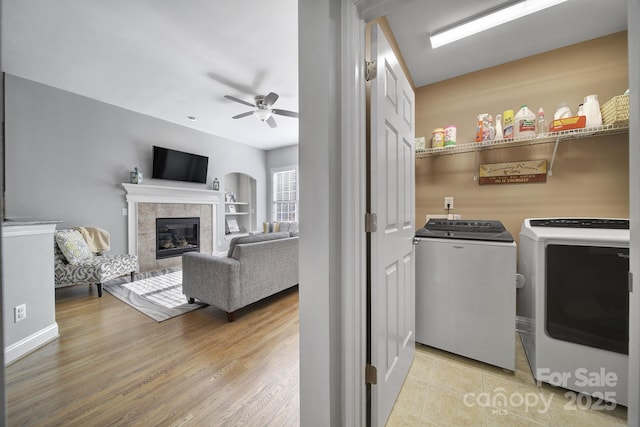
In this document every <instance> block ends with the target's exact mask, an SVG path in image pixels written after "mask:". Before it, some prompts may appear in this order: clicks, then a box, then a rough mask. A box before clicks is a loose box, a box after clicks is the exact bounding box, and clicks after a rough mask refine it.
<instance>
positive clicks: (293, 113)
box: [271, 108, 300, 117]
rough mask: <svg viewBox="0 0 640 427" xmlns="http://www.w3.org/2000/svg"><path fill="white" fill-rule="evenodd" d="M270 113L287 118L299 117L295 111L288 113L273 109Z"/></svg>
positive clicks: (287, 111)
mask: <svg viewBox="0 0 640 427" xmlns="http://www.w3.org/2000/svg"><path fill="white" fill-rule="evenodd" d="M271 112H272V113H273V114H279V115H281V116H287V117H299V116H300V115H299V114H298V113H296V112H295V111H289V110H277V109H275V108H273V109H272V110H271Z"/></svg>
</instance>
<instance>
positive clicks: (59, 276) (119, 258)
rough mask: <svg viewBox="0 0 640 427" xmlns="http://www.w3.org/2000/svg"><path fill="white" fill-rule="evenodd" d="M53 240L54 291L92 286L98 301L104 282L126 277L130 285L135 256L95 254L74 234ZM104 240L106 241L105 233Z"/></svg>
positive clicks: (64, 233)
mask: <svg viewBox="0 0 640 427" xmlns="http://www.w3.org/2000/svg"><path fill="white" fill-rule="evenodd" d="M55 236H56V237H55V241H54V275H55V287H56V288H61V287H65V286H73V285H80V284H86V285H89V286H91V285H94V284H95V285H96V288H97V289H98V297H102V284H103V283H104V282H105V281H107V280H112V279H115V278H117V277H120V276H124V275H125V274H131V281H133V277H134V273H135V272H136V271H137V270H138V257H136V256H135V255H102V254H101V253H100V252H96V253H94V252H93V251H92V250H91V248H90V247H89V245H88V244H87V242H86V240H85V239H84V237H83V236H82V234H80V232H78V231H77V230H70V229H63V230H58V231H56V234H55ZM103 236H104V234H103ZM106 236H107V239H108V233H107V234H106ZM63 249H64V251H63ZM94 249H95V248H94Z"/></svg>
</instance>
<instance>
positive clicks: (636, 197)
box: [627, 0, 640, 427]
mask: <svg viewBox="0 0 640 427" xmlns="http://www.w3.org/2000/svg"><path fill="white" fill-rule="evenodd" d="M628 10H629V14H628V22H629V86H630V92H631V95H630V97H629V103H630V105H629V120H630V131H629V213H630V218H631V250H630V260H629V261H630V262H629V264H630V265H629V268H630V270H631V272H632V274H633V292H631V293H630V294H629V406H628V412H627V423H628V425H629V426H636V427H637V426H640V256H639V254H640V235H639V234H638V232H637V231H638V230H640V168H639V167H638V165H640V144H639V142H640V82H639V81H638V76H639V75H640V42H639V40H640V1H639V0H629V2H628Z"/></svg>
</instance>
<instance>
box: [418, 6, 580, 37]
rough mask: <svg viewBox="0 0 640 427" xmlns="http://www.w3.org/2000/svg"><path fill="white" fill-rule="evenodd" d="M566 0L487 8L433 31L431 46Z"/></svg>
mask: <svg viewBox="0 0 640 427" xmlns="http://www.w3.org/2000/svg"><path fill="white" fill-rule="evenodd" d="M566 1H567V0H524V1H516V2H510V3H506V4H504V5H502V6H499V7H498V8H495V9H490V10H487V11H485V12H483V13H481V14H479V15H476V16H474V17H471V18H469V19H467V20H464V21H461V22H459V23H457V24H454V25H452V26H450V27H447V28H444V29H442V30H438V31H435V32H433V33H431V35H430V36H429V38H430V40H431V47H432V48H433V49H436V48H438V47H441V46H444V45H446V44H449V43H452V42H454V41H457V40H461V39H463V38H465V37H469V36H472V35H474V34H477V33H480V32H482V31H485V30H488V29H490V28H494V27H497V26H498V25H502V24H506V23H507V22H511V21H514V20H516V19H518V18H522V17H524V16H527V15H530V14H532V13H535V12H539V11H541V10H544V9H547V8H550V7H552V6H556V5H558V4H560V3H564V2H566Z"/></svg>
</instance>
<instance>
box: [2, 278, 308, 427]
mask: <svg viewBox="0 0 640 427" xmlns="http://www.w3.org/2000/svg"><path fill="white" fill-rule="evenodd" d="M56 317H57V318H56V320H57V322H58V326H59V329H60V338H59V339H57V340H56V341H53V342H51V343H49V344H47V345H45V346H44V347H42V348H40V349H38V350H36V351H35V352H33V353H31V354H29V355H27V356H25V357H24V358H22V359H20V360H18V361H16V362H14V363H13V364H11V365H10V366H8V367H6V369H5V374H6V384H7V386H6V394H7V414H8V416H7V419H8V423H9V425H10V426H62V425H64V426H109V425H121V426H133V425H136V426H138V425H139V426H182V425H184V426H237V425H260V426H269V425H272V426H278V427H280V426H296V425H299V423H300V422H299V420H300V417H299V406H300V405H299V386H298V384H299V373H298V372H299V368H298V354H299V348H298V345H299V340H298V330H299V328H298V291H297V288H292V289H290V290H288V291H285V292H284V293H281V294H278V295H276V296H274V297H271V298H268V299H267V300H264V301H262V302H259V303H257V304H255V305H253V306H251V308H250V309H243V310H241V311H240V312H239V313H238V318H237V320H236V321H235V322H232V323H229V322H227V317H226V313H224V312H223V311H220V310H217V309H215V308H213V307H205V308H201V309H199V310H195V311H193V312H190V313H187V314H184V315H182V316H179V317H175V318H173V319H169V320H166V321H164V322H161V323H158V322H156V321H155V320H153V319H151V318H149V317H147V316H145V315H144V314H142V313H140V312H138V311H137V310H135V309H133V308H131V307H129V306H128V305H126V304H124V303H122V302H120V301H119V300H117V299H116V298H114V297H113V296H111V295H110V294H108V293H106V292H105V293H104V294H103V297H102V298H98V297H97V293H96V290H95V289H93V290H89V288H88V287H84V286H75V287H69V288H62V289H58V290H56Z"/></svg>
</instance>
